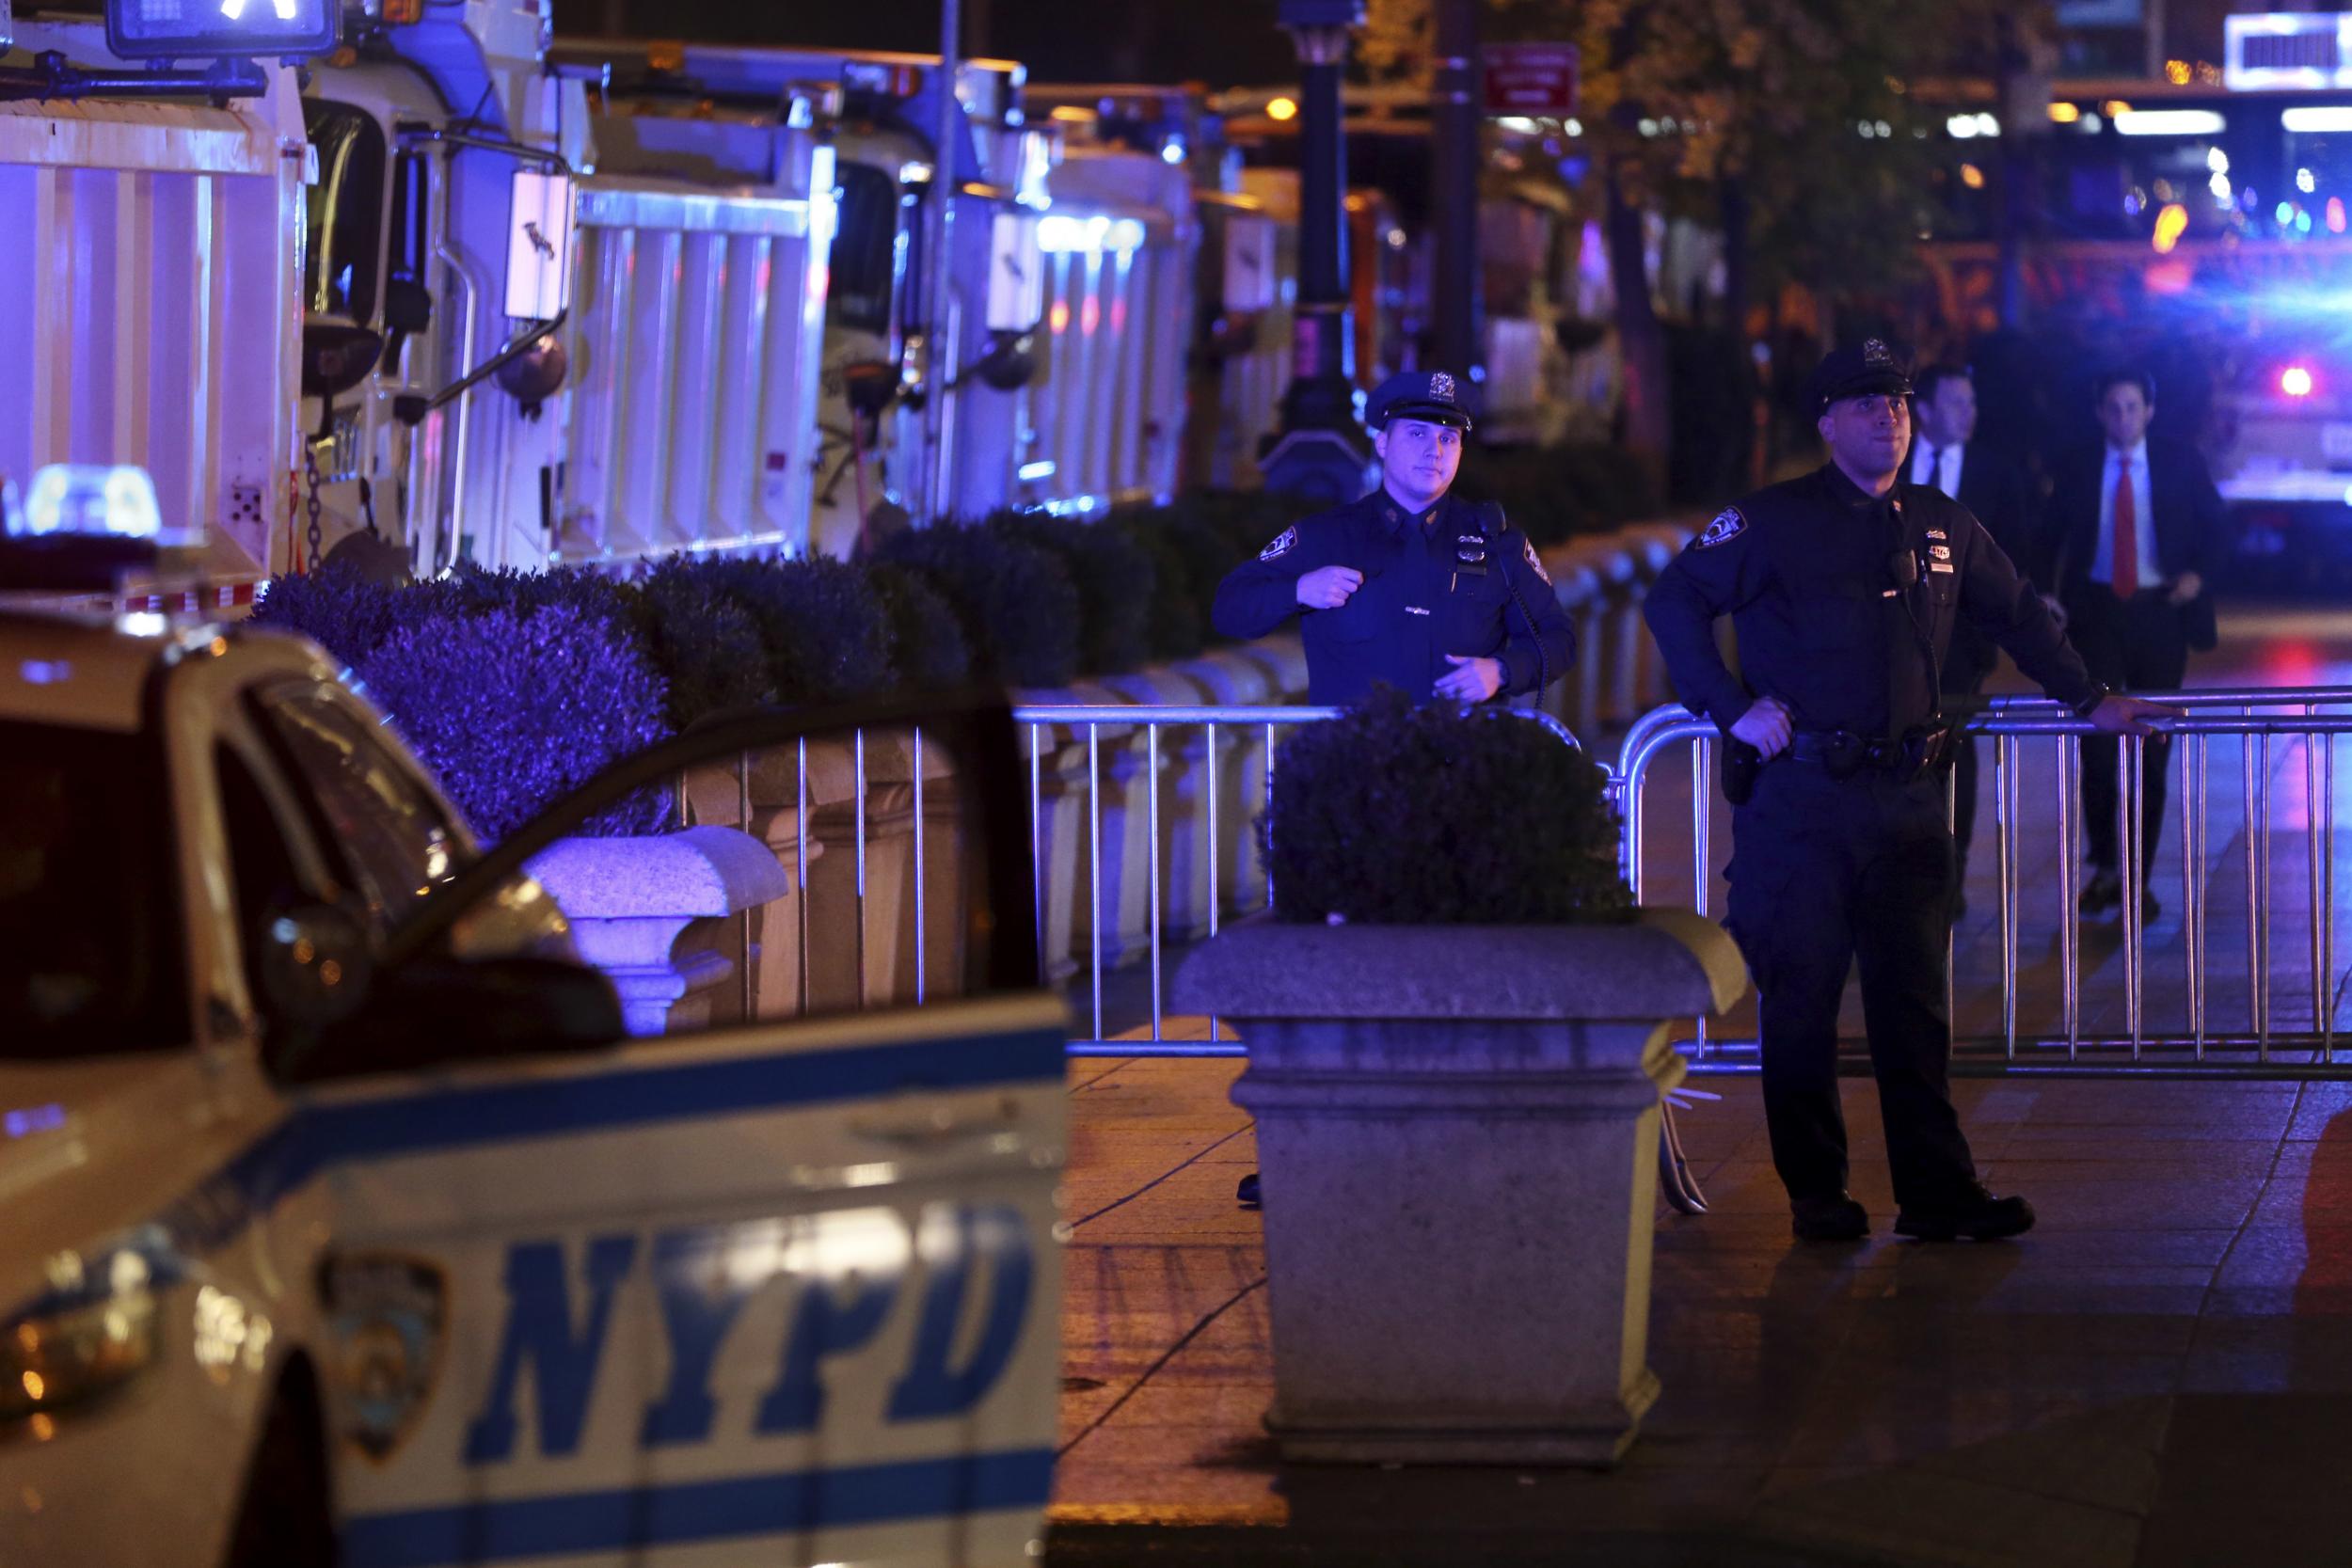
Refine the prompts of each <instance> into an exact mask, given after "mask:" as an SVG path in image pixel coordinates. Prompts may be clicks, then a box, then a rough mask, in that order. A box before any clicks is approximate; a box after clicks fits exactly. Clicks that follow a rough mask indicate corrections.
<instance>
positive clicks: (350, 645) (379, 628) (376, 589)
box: [251, 560, 416, 666]
mask: <svg viewBox="0 0 2352 1568" xmlns="http://www.w3.org/2000/svg"><path fill="white" fill-rule="evenodd" d="M415 592H416V591H415V590H414V589H413V588H391V587H387V586H385V585H384V584H382V583H379V582H375V581H373V580H371V579H370V578H366V577H364V576H362V575H361V574H360V573H359V571H358V569H357V568H355V567H353V566H351V565H349V564H346V563H345V562H340V561H334V560H329V561H328V562H326V564H325V565H323V566H321V567H320V568H319V569H318V570H317V571H315V572H311V573H309V574H307V575H303V576H297V575H294V574H292V573H289V574H288V575H286V576H284V577H278V578H271V579H270V581H269V585H268V586H267V587H266V588H264V589H263V590H262V596H261V598H260V599H258V600H257V601H256V602H255V603H254V606H253V614H252V617H251V619H252V622H253V624H254V625H255V626H274V627H276V628H278V630H280V631H293V632H300V633H301V634H302V635H303V636H305V637H307V638H309V639H310V641H313V642H316V643H317V644H318V645H319V646H320V647H322V648H325V649H326V651H327V653H328V654H329V655H331V656H332V657H334V658H335V659H337V660H338V661H339V662H341V663H342V664H344V665H346V666H357V665H358V662H359V661H360V660H361V659H362V658H364V657H367V656H368V655H369V654H371V653H373V652H374V650H375V647H376V644H378V643H379V642H382V641H384V639H385V638H387V637H389V636H390V635H391V633H392V630H393V628H394V627H395V626H398V625H399V624H400V622H401V612H402V609H403V606H404V605H405V603H406V602H407V600H408V596H409V595H410V594H414V593H415Z"/></svg>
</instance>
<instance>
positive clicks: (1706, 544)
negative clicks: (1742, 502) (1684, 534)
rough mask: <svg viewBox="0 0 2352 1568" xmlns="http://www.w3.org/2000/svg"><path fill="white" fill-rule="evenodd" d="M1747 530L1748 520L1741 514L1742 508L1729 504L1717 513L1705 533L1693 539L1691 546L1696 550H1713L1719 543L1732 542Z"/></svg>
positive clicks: (1726, 543)
mask: <svg viewBox="0 0 2352 1568" xmlns="http://www.w3.org/2000/svg"><path fill="white" fill-rule="evenodd" d="M1747 531H1748V520H1747V519H1746V518H1745V517H1743V516H1741V515H1740V509H1739V508H1738V507H1736V506H1727V507H1725V508H1724V510H1722V511H1721V512H1718V513H1717V514H1715V520H1714V521H1713V522H1711V523H1709V524H1708V525H1707V531H1705V532H1704V533H1701V534H1700V535H1699V536H1698V537H1697V538H1696V539H1693V540H1692V541H1691V547H1692V549H1694V550H1711V549H1713V548H1714V547H1715V546H1718V545H1728V544H1730V543H1731V542H1732V541H1733V540H1734V539H1737V538H1739V537H1740V535H1741V534H1743V533H1745V532H1747Z"/></svg>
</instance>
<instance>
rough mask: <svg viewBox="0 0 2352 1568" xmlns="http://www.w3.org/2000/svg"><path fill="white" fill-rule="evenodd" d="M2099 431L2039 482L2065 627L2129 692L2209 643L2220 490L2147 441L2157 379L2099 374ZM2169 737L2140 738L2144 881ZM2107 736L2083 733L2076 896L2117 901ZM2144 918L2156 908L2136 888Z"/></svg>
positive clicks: (2171, 675)
mask: <svg viewBox="0 0 2352 1568" xmlns="http://www.w3.org/2000/svg"><path fill="white" fill-rule="evenodd" d="M2097 397H2098V400H2099V401H2098V415H2099V425H2100V428H2101V429H2102V430H2104V431H2105V432H2106V440H2105V441H2104V442H2102V443H2101V444H2100V445H2099V446H2097V447H2092V448H2089V449H2086V450H2084V451H2079V452H2077V453H2075V454H2074V456H2073V457H2071V458H2069V459H2067V460H2066V461H2063V462H2061V463H2059V464H2058V466H2057V468H2056V471H2055V473H2054V476H2053V477H2054V481H2055V483H2053V485H2052V487H2051V492H2050V508H2049V514H2048V515H2049V531H2050V533H2051V537H2052V539H2053V541H2054V544H2055V548H2056V552H2057V559H2058V567H2057V571H2056V573H2055V576H2056V577H2057V579H2058V596H2059V599H2060V601H2061V602H2062V603H2063V604H2064V605H2065V607H2066V612H2067V615H2068V618H2069V619H2068V626H2067V630H2068V635H2069V637H2070V638H2071V639H2072V640H2073V641H2074V646H2075V647H2076V648H2077V649H2079V650H2081V653H2082V656H2083V661H2084V663H2086V664H2088V665H2089V666H2090V673H2091V674H2092V675H2093V676H2095V677H2096V678H2098V679H2099V680H2100V681H2102V682H2104V683H2106V685H2108V686H2110V687H2114V688H2117V689H2130V690H2135V691H2170V690H2173V689H2177V688H2178V687H2179V686H2180V684H2181V682H2182V680H2183V679H2184V678H2185V676H2186V674H2187V673H2188V656H2189V655H2190V654H2191V653H2192V652H2196V653H2202V652H2204V651H2206V650H2207V649H2210V648H2211V647H2213V645H2214V643H2215V642H2216V641H2217V636H2216V631H2215V626H2214V611H2213V596H2212V594H2211V593H2210V592H2209V591H2208V590H2207V588H2206V586H2205V585H2206V583H2207V581H2208V580H2209V579H2210V578H2212V576H2213V572H2214V567H2215V566H2216V564H2217V562H2218V561H2219V559H2220V555H2221V550H2222V548H2223V534H2222V516H2221V496H2220V493H2219V492H2218V491H2217V490H2216V489H2215V488H2214V483H2213V475H2212V474H2211V472H2209V471H2208V470H2207V469H2206V467H2205V460H2204V459H2203V458H2202V457H2201V456H2200V455H2198V453H2197V451H2196V449H2194V448H2192V447H2190V446H2188V445H2186V444H2185V443H2183V442H2178V441H2166V440H2161V439H2157V440H2151V439H2149V437H2148V420H2149V419H2150V417H2151V416H2152V415H2153V413H2154V412H2155V402H2156V389H2155V384H2154V382H2153V380H2152V379H2151V378H2150V377H2149V375H2148V374H2147V373H2146V372H2142V371H2137V370H2123V371H2113V372H2108V373H2106V374H2105V375H2103V376H2101V377H2100V378H2099V381H2098V385H2097ZM2170 753H2171V744H2170V741H2169V738H2168V737H2166V736H2151V737H2150V738H2149V739H2148V741H2147V743H2146V752H2145V754H2144V767H2143V770H2142V772H2141V784H2140V789H2141V802H2142V803H2141V807H2140V838H2141V855H2140V870H2141V873H2142V877H2141V886H2142V888H2143V890H2144V889H2145V887H2146V885H2147V882H2146V876H2145V873H2146V871H2147V868H2148V866H2149V865H2151V864H2153V863H2154V859H2155V848H2156V841H2157V838H2158V837H2159V836H2160V835H2161V833H2162V832H2163V828H2164V801H2165V764H2166V762H2167V761H2168V760H2169V757H2170ZM2116 798H2117V787H2116V747H2115V742H2114V741H2112V740H2109V739H2106V738H2105V737H2092V738H2088V739H2086V740H2084V742H2083V829H2084V832H2086V833H2087V834H2088V835H2089V837H2090V859H2091V863H2092V866H2093V872H2094V874H2093V875H2092V877H2091V879H2090V882H2089V883H2088V884H2087V885H2086V886H2085V887H2084V889H2083V895H2082V907H2083V909H2084V910H2085V911H2087V912H2094V913H2095V912H2097V911H2103V910H2110V909H2115V908H2117V907H2119V906H2120V905H2121V904H2122V901H2123V886H2122V877H2121V874H2120V872H2119V870H2118V865H2119V863H2120V860H2121V856H2120V854H2119V853H2118V851H2117V847H2116V843H2117V834H2116ZM2142 912H2143V915H2144V917H2145V918H2147V919H2151V920H2153V919H2154V918H2155V916H2156V914H2157V905H2156V900H2155V896H2154V895H2153V894H2144V896H2143V900H2142Z"/></svg>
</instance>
